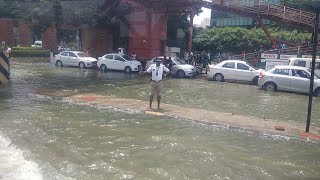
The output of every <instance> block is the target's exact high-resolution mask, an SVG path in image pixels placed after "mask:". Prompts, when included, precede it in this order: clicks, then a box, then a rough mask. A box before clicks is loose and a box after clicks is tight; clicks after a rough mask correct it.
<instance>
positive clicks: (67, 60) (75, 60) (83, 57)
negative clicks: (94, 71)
mask: <svg viewBox="0 0 320 180" xmlns="http://www.w3.org/2000/svg"><path fill="white" fill-rule="evenodd" d="M54 62H55V64H56V66H59V67H62V66H76V67H79V68H81V69H83V68H86V67H96V66H97V60H96V59H95V58H92V57H89V56H88V55H87V54H86V53H84V52H80V51H63V52H61V53H59V54H57V55H55V57H54Z"/></svg>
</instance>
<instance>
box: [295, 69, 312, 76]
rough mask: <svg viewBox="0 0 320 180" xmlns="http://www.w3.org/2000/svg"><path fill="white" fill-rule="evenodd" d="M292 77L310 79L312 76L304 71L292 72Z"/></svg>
mask: <svg viewBox="0 0 320 180" xmlns="http://www.w3.org/2000/svg"><path fill="white" fill-rule="evenodd" d="M292 76H294V77H301V78H310V74H309V73H308V72H307V71H304V70H292Z"/></svg>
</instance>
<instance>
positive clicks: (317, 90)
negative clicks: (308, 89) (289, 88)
mask: <svg viewBox="0 0 320 180" xmlns="http://www.w3.org/2000/svg"><path fill="white" fill-rule="evenodd" d="M314 96H316V97H320V87H319V88H317V89H316V90H315V91H314Z"/></svg>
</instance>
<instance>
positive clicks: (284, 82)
mask: <svg viewBox="0 0 320 180" xmlns="http://www.w3.org/2000/svg"><path fill="white" fill-rule="evenodd" d="M310 77H311V73H310V70H309V69H308V68H304V67H298V66H276V67H274V68H273V69H271V70H269V71H267V72H264V73H260V76H259V80H258V85H259V87H260V88H262V89H264V90H265V91H277V90H282V91H291V92H298V93H309V88H310ZM313 92H314V95H315V96H320V78H319V77H317V76H315V79H314V88H313Z"/></svg>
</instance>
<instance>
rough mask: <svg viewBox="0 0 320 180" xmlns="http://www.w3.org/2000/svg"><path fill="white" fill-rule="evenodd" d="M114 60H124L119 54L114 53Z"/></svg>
mask: <svg viewBox="0 0 320 180" xmlns="http://www.w3.org/2000/svg"><path fill="white" fill-rule="evenodd" d="M114 60H117V61H124V60H123V59H122V58H121V57H120V56H118V55H115V56H114Z"/></svg>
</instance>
